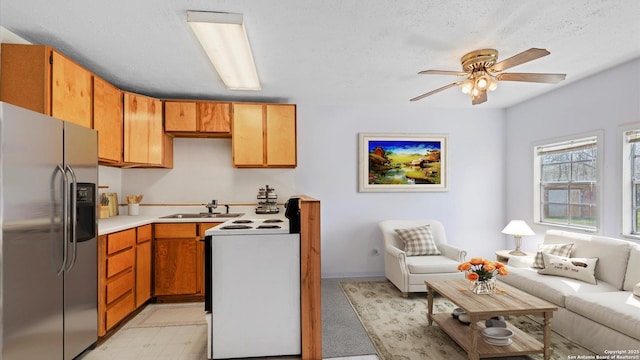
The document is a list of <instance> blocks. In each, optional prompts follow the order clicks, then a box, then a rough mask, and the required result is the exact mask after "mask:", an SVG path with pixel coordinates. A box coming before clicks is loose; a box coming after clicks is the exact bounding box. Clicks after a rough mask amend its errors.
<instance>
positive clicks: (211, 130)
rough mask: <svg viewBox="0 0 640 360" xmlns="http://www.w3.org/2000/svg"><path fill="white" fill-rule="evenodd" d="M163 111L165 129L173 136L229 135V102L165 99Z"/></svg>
mask: <svg viewBox="0 0 640 360" xmlns="http://www.w3.org/2000/svg"><path fill="white" fill-rule="evenodd" d="M164 112H165V113H164V128H165V131H166V132H168V133H172V134H174V135H175V136H178V137H229V136H231V103H228V102H217V101H175V100H167V101H165V102H164Z"/></svg>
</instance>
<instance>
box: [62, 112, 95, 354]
mask: <svg viewBox="0 0 640 360" xmlns="http://www.w3.org/2000/svg"><path fill="white" fill-rule="evenodd" d="M64 139H65V142H64V148H65V152H64V156H65V170H66V172H67V175H68V177H69V181H77V182H79V183H89V184H96V186H95V187H93V191H94V192H95V191H96V189H97V183H98V135H97V132H96V131H95V130H91V129H88V128H85V127H81V126H78V125H75V124H71V123H65V127H64ZM70 190H71V189H70ZM73 190H75V189H73ZM71 193H72V191H70V194H71ZM92 198H93V199H97V194H96V193H94V194H93V197H92ZM94 210H95V209H94ZM71 211H72V212H76V216H77V215H78V214H77V212H78V211H79V209H78V208H74V207H73V206H72V207H71ZM93 213H94V214H95V211H94V212H93ZM70 215H73V213H72V214H70ZM70 217H71V218H73V216H70ZM93 221H94V223H95V226H93V229H97V228H98V227H97V220H96V219H95V217H94V219H93ZM71 233H73V231H71ZM95 235H96V234H94V237H93V238H92V239H90V240H87V241H81V242H75V241H70V242H69V252H68V261H67V264H66V269H65V275H64V316H65V329H64V342H65V346H64V353H65V354H64V359H65V360H71V359H73V358H74V357H76V356H78V355H79V354H80V353H82V352H83V351H84V350H86V349H87V348H89V347H92V346H93V345H95V343H96V341H97V340H98V283H97V282H98V272H97V271H98V263H97V257H98V255H97V254H98V250H97V238H96V236H95Z"/></svg>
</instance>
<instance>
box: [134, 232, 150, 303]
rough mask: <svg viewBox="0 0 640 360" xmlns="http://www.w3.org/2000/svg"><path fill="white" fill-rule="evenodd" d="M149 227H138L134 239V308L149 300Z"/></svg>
mask: <svg viewBox="0 0 640 360" xmlns="http://www.w3.org/2000/svg"><path fill="white" fill-rule="evenodd" d="M151 230H152V229H151V225H144V226H140V227H138V229H137V232H138V234H137V239H136V242H137V244H136V308H138V307H140V306H141V305H143V304H144V303H146V302H147V300H149V299H150V298H151V275H152V274H151V263H152V254H151V240H152V235H151Z"/></svg>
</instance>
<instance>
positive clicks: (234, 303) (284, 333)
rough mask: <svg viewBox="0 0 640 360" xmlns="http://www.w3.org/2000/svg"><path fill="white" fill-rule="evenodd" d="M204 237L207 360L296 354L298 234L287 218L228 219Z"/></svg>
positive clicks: (297, 350)
mask: <svg viewBox="0 0 640 360" xmlns="http://www.w3.org/2000/svg"><path fill="white" fill-rule="evenodd" d="M205 234H206V241H207V245H206V250H205V253H207V254H208V255H209V259H205V266H206V267H207V268H206V269H205V272H206V273H207V275H208V276H207V277H208V279H205V281H207V282H208V286H206V287H205V298H206V300H205V301H206V302H207V303H208V304H207V306H208V309H209V312H208V313H207V315H206V319H207V323H208V336H207V338H208V344H207V345H208V349H207V354H208V358H209V359H227V358H245V357H265V356H286V355H299V354H301V352H302V351H301V335H300V331H301V330H300V329H301V325H300V234H297V233H293V234H292V233H289V220H288V219H287V218H274V217H269V218H241V219H236V220H228V221H226V222H224V223H222V224H220V225H218V226H216V227H214V228H211V229H209V230H207V231H206V232H205Z"/></svg>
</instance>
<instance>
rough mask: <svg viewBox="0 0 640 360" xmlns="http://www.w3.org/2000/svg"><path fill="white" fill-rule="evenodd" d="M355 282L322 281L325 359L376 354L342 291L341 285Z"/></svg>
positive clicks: (323, 348)
mask: <svg viewBox="0 0 640 360" xmlns="http://www.w3.org/2000/svg"><path fill="white" fill-rule="evenodd" d="M375 279H376V280H380V278H375ZM351 280H352V279H322V357H323V358H325V359H330V358H335V357H346V356H360V355H375V354H376V348H375V347H374V346H373V343H372V342H371V340H370V339H369V336H368V335H367V332H366V331H365V330H364V328H363V327H362V324H361V323H360V321H359V320H358V316H357V315H356V313H355V312H354V311H353V308H352V307H351V304H350V303H349V301H348V300H347V298H346V296H345V295H344V293H343V292H342V288H341V287H340V282H341V281H351Z"/></svg>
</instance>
